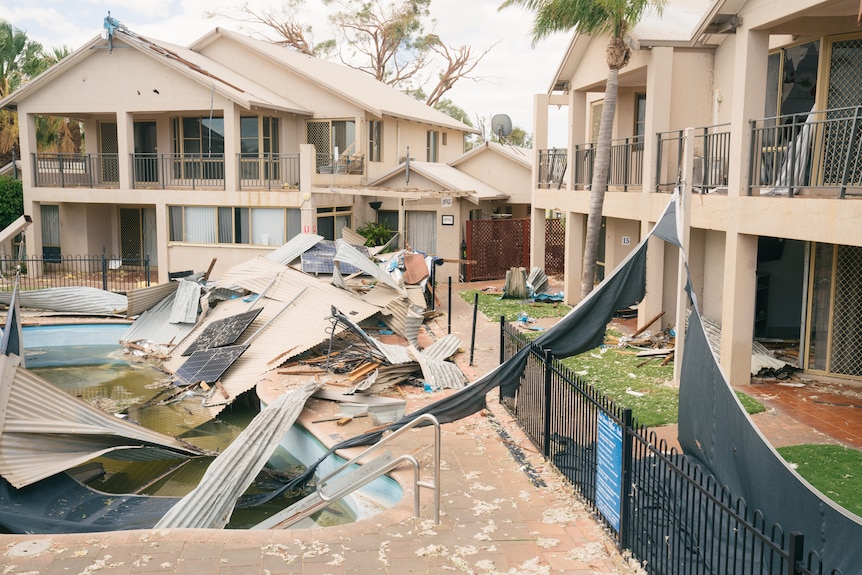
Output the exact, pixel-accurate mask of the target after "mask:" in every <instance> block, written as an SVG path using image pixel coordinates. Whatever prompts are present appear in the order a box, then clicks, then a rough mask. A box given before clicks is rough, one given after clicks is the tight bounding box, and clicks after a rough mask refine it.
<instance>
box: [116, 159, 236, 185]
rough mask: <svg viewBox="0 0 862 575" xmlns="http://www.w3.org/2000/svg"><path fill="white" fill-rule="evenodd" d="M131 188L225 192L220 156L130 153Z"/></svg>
mask: <svg viewBox="0 0 862 575" xmlns="http://www.w3.org/2000/svg"><path fill="white" fill-rule="evenodd" d="M131 161H132V186H133V187H135V188H157V189H162V190H164V189H192V190H195V189H198V188H215V189H222V190H223V189H225V177H224V168H225V159H224V155H222V154H132V157H131Z"/></svg>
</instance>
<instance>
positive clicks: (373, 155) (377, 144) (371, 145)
mask: <svg viewBox="0 0 862 575" xmlns="http://www.w3.org/2000/svg"><path fill="white" fill-rule="evenodd" d="M382 136H383V122H381V121H379V120H368V161H369V162H380V161H382V160H381V157H382V156H381V152H382V149H383V141H382V139H381V138H382Z"/></svg>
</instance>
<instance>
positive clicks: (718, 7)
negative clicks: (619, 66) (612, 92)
mask: <svg viewBox="0 0 862 575" xmlns="http://www.w3.org/2000/svg"><path fill="white" fill-rule="evenodd" d="M607 40H608V39H607V38H606V37H589V36H586V35H580V34H577V35H575V36H574V37H573V39H572V41H571V44H570V45H569V48H568V51H567V52H566V54H564V56H563V58H562V60H561V62H560V65H559V67H558V70H557V72H556V75H555V76H554V78H553V81H552V83H551V87H550V88H549V90H548V92H547V93H546V94H541V95H538V96H537V97H536V99H535V117H536V126H537V128H536V134H535V142H536V148H537V152H536V162H535V166H536V167H535V170H534V175H533V178H534V180H533V181H534V185H533V187H534V190H533V206H532V207H533V214H532V218H533V226H532V228H533V242H532V245H533V256H532V257H533V261H534V262H535V261H542V258H543V254H542V243H541V242H539V241H536V240H537V238H541V237H542V235H541V234H542V230H543V228H544V225H545V221H546V217H547V216H548V215H549V214H551V213H553V214H554V215H555V216H556V217H564V218H565V221H566V237H567V241H566V246H567V247H566V289H565V293H566V294H567V298H568V299H569V301H570V303H574V300H575V299H576V298H577V294H579V293H580V289H579V280H580V277H581V274H580V270H581V266H582V260H583V238H584V233H585V226H586V214H587V212H588V204H589V195H590V191H589V187H590V184H591V169H592V158H593V156H594V153H595V152H594V149H595V142H596V140H597V127H598V119H599V117H600V114H601V109H602V100H603V93H604V87H605V82H606V77H607V65H606V59H605V55H604V54H605V47H606V46H607ZM630 40H631V42H632V44H633V45H634V46H635V47H636V48H637V49H636V51H635V53H634V54H633V57H632V59H631V62H630V63H629V64H628V66H627V67H626V68H624V69H623V70H621V72H620V75H619V100H618V106H617V111H616V117H615V126H614V139H613V142H612V158H611V170H610V175H609V182H608V186H609V188H608V191H607V193H606V196H605V201H604V216H605V231H604V237H603V250H602V252H603V253H601V254H600V260H601V263H602V265H603V266H604V267H606V268H607V269H608V270H609V269H611V268H613V267H614V266H615V265H616V264H617V263H619V262H620V261H621V260H622V259H623V258H624V257H625V255H626V254H627V253H628V252H629V251H630V250H631V248H632V247H633V246H634V245H636V244H637V243H638V240H639V238H640V237H641V235H642V234H645V232H646V231H647V230H648V229H649V228H650V227H651V226H652V224H653V223H654V222H655V221H656V219H657V218H658V217H659V215H660V214H661V212H662V210H663V209H664V208H665V206H666V204H667V201H668V199H669V196H668V193H669V192H671V191H673V190H674V189H675V188H677V187H678V186H679V184H680V181H681V180H682V179H683V177H682V168H683V164H684V162H683V159H682V158H683V150H684V147H683V141H682V140H683V138H682V136H683V131H684V130H685V129H686V128H689V127H692V128H695V130H694V138H693V140H694V152H693V155H694V158H693V169H692V174H691V176H690V177H689V179H690V180H691V183H692V184H693V187H694V191H695V194H694V197H693V201H692V202H691V216H690V225H691V227H690V243H689V247H688V257H689V265H690V270H691V274H692V280H693V284H694V289H695V292H696V294H697V297H698V299H699V302H700V305H701V308H702V312H703V313H704V315H705V316H707V317H710V318H713V319H715V320H716V321H717V322H719V323H720V325H721V328H722V335H721V363H722V366H723V368H724V370H725V372H726V374H727V375H728V377H729V378H730V380H731V382H733V383H737V384H741V383H744V382H747V381H748V378H749V371H750V366H751V351H752V340H753V338H754V337H769V338H780V339H784V340H787V341H793V340H798V341H799V348H798V351H799V360H798V362H799V367H801V368H804V369H805V370H806V371H808V372H811V373H816V374H824V375H834V376H841V377H847V378H854V379H858V378H862V359H860V358H862V356H860V354H859V353H858V349H859V345H858V344H859V343H860V333H862V330H860V322H862V315H860V313H859V312H860V307H859V306H860V302H862V280H860V277H862V232H860V229H862V228H860V223H862V204H859V202H858V199H857V198H856V196H858V195H859V194H860V193H862V161H860V158H862V154H860V150H862V145H860V141H859V138H860V119H862V118H861V117H862V108H860V105H862V89H860V86H862V84H860V80H862V28H860V4H859V2H858V1H857V0H819V1H818V0H802V1H795V2H774V1H769V0H669V2H668V3H667V5H666V6H665V8H664V11H663V13H662V14H661V15H658V14H656V13H654V12H652V13H648V14H647V15H646V16H645V17H644V19H643V20H642V21H641V22H640V24H639V25H638V26H636V27H635V28H634V30H633V31H632V33H631V38H630ZM549 106H567V107H568V118H569V122H568V132H567V133H568V141H569V146H568V148H567V149H565V150H556V149H549V146H548V130H547V126H548V120H547V118H548V113H547V110H548V108H549ZM650 242H651V244H650V246H649V248H648V249H649V252H648V254H649V255H648V272H647V274H648V276H647V295H646V298H645V300H644V301H643V302H642V304H641V307H640V312H641V313H640V321H641V322H645V321H648V320H649V319H650V318H653V317H655V315H657V314H658V313H660V312H661V311H665V312H666V313H665V315H664V317H663V322H664V325H665V326H668V325H676V324H677V323H678V322H680V321H682V319H681V318H679V317H675V309H676V306H675V302H676V298H677V294H678V289H679V288H678V275H677V270H678V252H677V250H676V249H671V248H670V247H668V246H665V245H664V244H663V243H662V242H660V241H659V240H655V239H651V240H650ZM600 272H601V270H600Z"/></svg>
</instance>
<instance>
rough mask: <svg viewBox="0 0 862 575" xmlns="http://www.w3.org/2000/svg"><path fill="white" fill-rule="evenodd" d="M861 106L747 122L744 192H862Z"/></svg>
mask: <svg viewBox="0 0 862 575" xmlns="http://www.w3.org/2000/svg"><path fill="white" fill-rule="evenodd" d="M860 138H862V107H858V106H857V107H852V108H835V109H831V110H823V111H816V110H812V111H811V112H810V113H808V114H793V115H786V116H777V117H774V118H764V119H762V120H756V121H753V122H752V123H751V149H750V163H749V165H750V166H751V170H750V172H749V178H748V194H749V195H761V196H785V197H794V196H819V197H832V198H846V197H852V196H857V197H858V196H862V146H860Z"/></svg>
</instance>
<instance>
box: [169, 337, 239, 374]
mask: <svg viewBox="0 0 862 575" xmlns="http://www.w3.org/2000/svg"><path fill="white" fill-rule="evenodd" d="M247 349H248V344H247V343H244V344H242V345H231V346H226V347H214V348H212V349H203V350H199V351H196V352H194V353H193V354H192V355H191V357H189V358H188V359H187V360H186V362H185V363H184V364H183V365H182V366H180V368H179V369H178V370H177V371H176V373H174V375H176V376H177V377H178V378H179V379H181V380H183V381H184V382H185V383H194V382H196V381H205V382H207V383H215V382H216V381H218V380H219V378H221V376H222V375H223V374H224V372H226V371H227V370H228V368H229V367H230V366H231V365H233V363H234V362H235V361H236V360H237V359H239V356H241V355H242V353H243V352H244V351H245V350H247Z"/></svg>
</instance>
